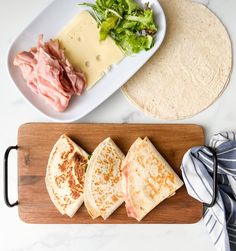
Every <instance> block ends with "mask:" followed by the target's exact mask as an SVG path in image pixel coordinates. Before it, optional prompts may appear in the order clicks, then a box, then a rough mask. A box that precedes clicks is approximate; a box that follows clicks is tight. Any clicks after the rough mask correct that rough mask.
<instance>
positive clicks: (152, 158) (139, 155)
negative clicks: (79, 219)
mask: <svg viewBox="0 0 236 251" xmlns="http://www.w3.org/2000/svg"><path fill="white" fill-rule="evenodd" d="M123 185H124V187H123V189H124V193H125V203H126V210H127V214H128V216H129V217H133V218H135V219H137V220H138V221H140V220H141V219H142V218H143V217H145V215H146V214H148V213H149V212H150V211H151V210H152V209H153V208H155V207H156V206H157V205H158V204H159V203H160V202H162V201H163V200H164V199H166V198H168V197H170V196H172V195H173V194H174V193H175V191H176V190H177V189H179V188H180V187H181V186H182V185H183V182H182V181H181V180H180V178H179V177H178V176H177V174H176V173H175V172H174V171H173V169H172V168H171V167H170V166H169V164H168V163H167V162H166V161H165V160H164V158H163V157H162V156H161V155H160V153H159V152H158V151H157V150H156V148H155V147H154V146H153V144H152V143H151V142H150V140H149V139H148V138H145V139H144V140H142V139H141V138H138V139H137V140H136V141H135V142H134V143H133V145H132V146H131V148H130V150H129V152H128V154H127V156H126V158H125V160H124V162H123Z"/></svg>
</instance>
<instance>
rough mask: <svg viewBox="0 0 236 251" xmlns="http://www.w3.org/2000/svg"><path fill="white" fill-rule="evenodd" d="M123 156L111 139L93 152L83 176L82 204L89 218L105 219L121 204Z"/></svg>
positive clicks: (122, 200) (122, 199)
mask: <svg viewBox="0 0 236 251" xmlns="http://www.w3.org/2000/svg"><path fill="white" fill-rule="evenodd" d="M124 158H125V156H124V154H123V153H122V152H121V150H120V149H119V148H118V147H117V145H116V144H115V143H114V142H113V140H112V139H111V138H107V139H105V140H104V141H103V142H101V143H100V144H99V145H98V146H97V148H96V149H95V150H94V152H93V154H92V157H91V159H90V160H89V164H88V168H87V171H86V175H85V192H84V203H85V206H86V208H87V210H88V213H89V214H90V216H91V217H92V218H93V219H95V218H97V217H99V216H101V217H102V218H103V219H104V220H105V219H107V218H108V217H109V216H110V215H111V214H112V213H113V212H114V211H115V210H116V209H117V208H118V207H119V206H120V205H121V204H122V203H123V202H124V197H123V192H122V170H121V167H122V161H123V160H124Z"/></svg>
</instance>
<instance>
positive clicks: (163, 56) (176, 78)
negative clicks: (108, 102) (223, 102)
mask: <svg viewBox="0 0 236 251" xmlns="http://www.w3.org/2000/svg"><path fill="white" fill-rule="evenodd" d="M160 3H161V5H162V7H163V9H164V12H165V14H166V18H167V34H166V38H165V40H164V42H163V44H162V46H161V47H160V49H159V50H158V51H157V52H156V53H155V55H154V56H153V57H152V58H151V59H150V60H149V61H148V62H147V63H146V64H145V65H144V67H143V68H142V69H141V70H140V71H138V73H137V74H136V75H135V76H134V77H132V78H131V79H130V80H129V81H128V82H127V84H126V85H125V86H124V87H123V88H122V91H123V93H124V94H125V95H126V96H127V97H128V98H129V99H130V100H131V101H132V102H133V103H134V104H135V105H136V106H137V107H138V108H139V109H140V110H141V111H143V112H145V113H148V114H150V115H152V116H154V117H157V118H160V119H169V120H175V119H184V118H188V117H192V116H193V115H195V114H197V113H199V112H201V111H203V110H204V109H206V108H207V107H208V106H210V105H211V104H212V103H213V102H214V101H215V100H216V99H217V98H218V97H219V96H220V95H221V93H222V92H223V90H224V88H225V87H226V86H227V84H228V82H229V79H230V75H231V70H232V45H231V41H230V38H229V35H228V33H227V31H226V29H225V27H224V25H223V24H222V23H221V21H220V20H219V19H218V18H217V17H216V16H215V15H214V14H213V13H212V12H211V11H210V10H209V9H208V8H206V7H205V6H204V5H202V4H199V3H195V2H192V1H190V0H160ZM157 36H158V34H157Z"/></svg>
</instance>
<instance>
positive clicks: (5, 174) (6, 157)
mask: <svg viewBox="0 0 236 251" xmlns="http://www.w3.org/2000/svg"><path fill="white" fill-rule="evenodd" d="M13 149H15V150H17V149H18V146H9V147H8V148H7V150H6V151H5V154H4V160H3V166H4V174H3V179H4V180H3V184H4V189H3V191H4V200H5V203H6V205H7V206H8V207H14V206H16V205H18V204H19V203H18V201H16V202H15V203H10V201H9V198H8V156H9V153H10V151H11V150H13Z"/></svg>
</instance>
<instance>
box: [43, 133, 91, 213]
mask: <svg viewBox="0 0 236 251" xmlns="http://www.w3.org/2000/svg"><path fill="white" fill-rule="evenodd" d="M88 156H89V155H88V154H87V153H86V152H85V151H84V150H83V149H82V148H81V147H79V146H78V145H77V144H75V143H74V142H73V141H72V140H71V139H70V138H69V137H67V136H66V135H62V136H61V137H60V138H59V140H58V141H57V142H56V144H55V145H54V147H53V149H52V151H51V154H50V157H49V160H48V166H47V172H46V177H45V182H46V187H47V190H48V193H49V196H50V198H51V200H52V202H53V203H54V205H55V207H56V208H57V209H58V210H59V212H60V213H61V214H67V215H68V216H70V217H72V216H73V215H74V214H75V213H76V211H77V210H78V209H79V208H80V206H81V205H82V203H83V191H84V179H85V170H86V167H87V162H88Z"/></svg>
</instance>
